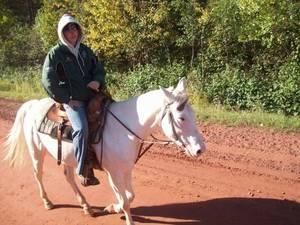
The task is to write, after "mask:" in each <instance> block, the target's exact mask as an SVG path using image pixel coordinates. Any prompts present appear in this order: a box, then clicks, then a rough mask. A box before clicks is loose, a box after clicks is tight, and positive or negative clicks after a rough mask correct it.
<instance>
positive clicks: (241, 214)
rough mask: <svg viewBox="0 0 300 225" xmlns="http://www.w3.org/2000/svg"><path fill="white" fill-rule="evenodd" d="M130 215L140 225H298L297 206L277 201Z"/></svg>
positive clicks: (150, 209)
mask: <svg viewBox="0 0 300 225" xmlns="http://www.w3.org/2000/svg"><path fill="white" fill-rule="evenodd" d="M132 214H133V219H134V221H137V222H140V223H158V224H173V225H177V224H180V225H195V224H199V225H299V224H300V204H299V203H297V202H293V201H288V200H276V199H259V198H251V199H249V198H220V199H212V200H208V201H202V202H188V203H178V204H168V205H154V206H145V207H137V208H133V209H132ZM162 218H163V219H162ZM123 219H124V218H123ZM160 219H161V220H160ZM172 220H173V221H172ZM166 221H168V222H166Z"/></svg>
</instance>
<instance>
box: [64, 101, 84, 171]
mask: <svg viewBox="0 0 300 225" xmlns="http://www.w3.org/2000/svg"><path fill="white" fill-rule="evenodd" d="M64 108H65V110H66V113H67V115H68V118H69V120H70V122H71V124H72V128H73V133H72V137H73V146H74V152H75V158H76V160H77V163H78V165H77V169H76V173H77V174H78V175H83V172H84V171H83V170H84V163H85V158H86V154H87V150H88V133H89V129H88V121H87V115H86V104H85V103H84V102H82V103H81V104H80V106H74V107H70V106H69V105H67V104H64Z"/></svg>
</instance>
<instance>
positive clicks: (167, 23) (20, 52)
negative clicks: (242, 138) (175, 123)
mask: <svg viewBox="0 0 300 225" xmlns="http://www.w3.org/2000/svg"><path fill="white" fill-rule="evenodd" d="M3 1H4V0H2V1H1V0H0V6H1V7H0V8H1V9H0V10H1V15H3V17H1V18H0V28H1V31H0V32H1V37H0V39H1V44H2V45H1V46H0V63H1V66H7V65H22V64H31V63H32V61H34V58H36V59H38V58H40V55H41V54H44V53H45V52H46V51H47V50H48V49H49V48H50V47H51V46H52V45H54V44H55V43H56V41H57V31H56V27H57V22H58V19H59V17H60V16H61V15H62V14H63V13H66V12H70V13H73V14H75V15H76V16H77V17H78V19H79V21H80V22H81V24H82V25H83V28H84V33H85V34H86V39H85V41H86V43H87V44H88V45H89V46H90V47H92V49H93V50H95V51H96V53H97V55H98V56H100V58H101V60H103V61H105V62H106V69H107V70H108V71H110V72H109V74H108V81H109V82H108V85H109V86H110V88H111V90H113V93H116V94H117V93H118V95H119V96H120V97H126V96H131V95H136V94H140V93H142V92H144V91H147V90H149V89H153V88H156V87H158V86H159V85H162V86H168V85H170V84H174V83H173V82H175V80H176V81H177V78H178V77H179V76H182V74H188V77H189V82H190V88H189V90H190V91H191V92H192V93H193V95H196V96H198V95H199V96H201V98H204V99H206V100H207V101H209V102H211V103H214V104H218V105H219V104H221V105H224V106H226V107H227V108H230V109H234V110H251V111H253V110H265V111H269V112H276V113H278V112H280V113H284V114H286V115H299V114H300V109H299V99H300V93H299V70H300V69H299V67H300V66H299V62H300V3H299V1H296V0H292V1H289V0H271V1H270V0H252V1H249V0H222V1H196V0H191V1H182V0H172V1H165V0H152V1H136V0H125V1H121V0H116V1H104V0H94V1H76V0H63V1H57V0H50V1H46V0H44V1H43V5H42V8H40V10H39V12H38V15H37V16H36V18H35V21H36V23H35V29H34V30H32V28H31V27H30V26H22V27H20V26H12V24H13V23H15V22H14V21H16V18H19V17H18V16H17V15H14V11H9V10H8V9H7V7H6V5H5V4H4V5H3V4H2V5H1V3H3ZM5 2H6V3H7V2H8V1H6V0H5ZM16 2H19V0H18V1H16ZM29 2H30V1H29ZM32 2H39V0H36V1H32ZM14 4H15V2H9V5H14ZM2 6H3V7H2ZM7 30H9V31H7ZM36 33H38V34H39V35H40V37H41V39H42V41H43V42H42V43H43V48H42V47H41V46H40V45H39V43H40V41H39V39H38V38H37V37H36ZM39 50H40V51H39ZM174 62H181V63H174ZM118 90H122V91H123V93H121V94H120V91H118ZM195 100H196V98H195Z"/></svg>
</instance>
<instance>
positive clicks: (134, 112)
mask: <svg viewBox="0 0 300 225" xmlns="http://www.w3.org/2000/svg"><path fill="white" fill-rule="evenodd" d="M39 104H40V100H31V101H28V102H26V103H24V104H23V105H22V106H21V107H20V109H19V110H18V112H17V115H16V119H15V122H14V124H13V127H12V128H11V130H10V132H9V134H8V137H7V140H6V143H5V147H6V157H5V159H6V160H8V161H9V162H10V165H11V166H16V165H18V164H20V163H21V162H22V161H23V159H24V155H23V153H24V152H25V149H26V148H27V149H28V151H29V154H30V156H31V159H32V162H33V168H34V176H35V178H36V181H37V183H38V186H39V190H40V196H41V198H42V200H43V203H44V206H45V208H46V209H52V208H53V207H54V205H53V204H52V203H51V201H50V200H49V199H48V197H47V194H46V192H45V188H44V186H43V182H42V167H43V161H44V156H45V153H46V152H48V153H50V154H51V155H52V156H53V157H54V158H55V159H56V158H57V140H56V139H54V138H52V137H50V136H49V135H46V134H42V133H40V132H38V129H37V125H36V122H35V121H36V116H37V113H38V111H37V110H36V109H37V108H38V107H39ZM110 111H111V112H112V113H113V115H115V116H116V117H117V118H118V119H119V120H120V121H122V123H123V125H122V124H121V123H120V122H119V121H118V120H117V119H116V118H115V117H114V116H113V115H112V114H110V113H108V116H107V120H106V125H105V130H104V133H103V152H102V153H101V144H100V143H101V142H100V143H99V144H96V145H95V146H94V149H95V152H96V155H97V159H98V160H99V161H100V160H101V161H102V168H103V169H104V171H106V173H107V175H108V179H109V183H110V185H111V187H112V189H113V191H114V193H115V195H116V199H117V203H114V204H110V205H109V206H107V207H106V208H105V210H106V211H108V212H110V213H121V212H123V213H124V214H125V218H126V224H127V225H132V224H134V222H133V219H132V216H131V213H130V203H131V202H132V201H133V199H134V197H135V194H134V192H133V189H132V184H131V178H132V169H133V168H134V165H135V161H136V159H137V157H138V149H139V146H140V145H141V142H142V141H141V140H144V139H145V138H146V137H147V136H148V135H150V134H151V132H152V131H153V130H154V129H155V128H156V127H157V126H160V127H161V129H162V131H163V133H164V134H165V135H166V137H168V138H169V139H170V140H171V141H173V142H174V143H176V144H177V145H178V146H180V147H181V148H182V149H183V150H184V151H185V153H186V154H187V155H189V156H192V157H196V156H198V155H200V153H201V152H202V151H204V150H205V144H204V142H203V138H202V136H201V135H200V133H199V132H198V130H197V127H196V124H195V117H194V114H193V111H192V108H191V107H190V105H189V103H188V102H187V96H186V93H185V79H181V80H180V81H179V83H178V85H177V87H176V88H175V89H174V88H172V87H170V88H168V89H165V88H160V89H159V90H154V91H149V92H147V93H145V94H142V95H140V96H138V97H133V98H130V99H129V100H126V101H121V102H114V103H112V104H111V106H110ZM124 124H125V125H126V127H127V128H129V129H127V128H125V127H124ZM131 131H133V132H131ZM62 146H63V147H62V164H63V166H64V173H65V175H66V179H67V181H68V182H69V183H70V185H71V187H72V189H73V191H74V192H75V195H76V197H77V199H78V201H79V203H80V205H81V206H82V207H83V211H84V213H86V214H93V210H92V209H91V207H90V206H89V204H88V203H87V201H86V200H85V198H84V196H83V195H82V193H81V192H80V190H79V188H78V186H77V185H76V183H75V180H74V168H76V166H77V164H76V160H75V156H74V152H73V149H72V143H71V142H67V141H63V143H62ZM101 156H102V159H101Z"/></svg>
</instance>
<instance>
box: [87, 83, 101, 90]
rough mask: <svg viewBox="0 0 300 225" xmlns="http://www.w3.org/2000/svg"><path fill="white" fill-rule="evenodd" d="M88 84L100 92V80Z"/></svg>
mask: <svg viewBox="0 0 300 225" xmlns="http://www.w3.org/2000/svg"><path fill="white" fill-rule="evenodd" d="M87 86H88V87H89V88H90V89H92V90H94V91H97V92H98V91H99V87H100V83H99V82H98V81H91V82H90V83H88V85H87Z"/></svg>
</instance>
